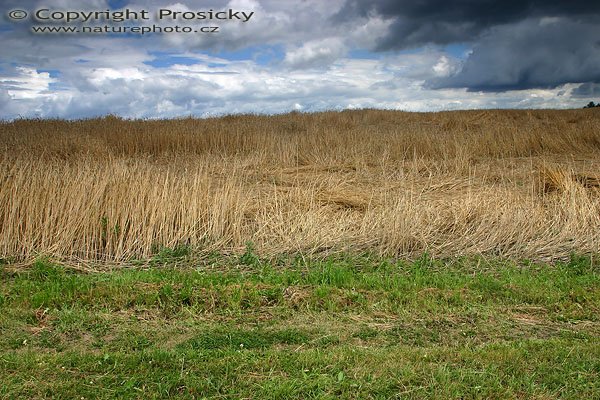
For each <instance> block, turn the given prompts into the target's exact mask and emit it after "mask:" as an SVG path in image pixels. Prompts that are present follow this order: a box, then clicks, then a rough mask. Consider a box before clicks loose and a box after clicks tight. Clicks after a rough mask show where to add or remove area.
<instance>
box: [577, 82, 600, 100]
mask: <svg viewBox="0 0 600 400" xmlns="http://www.w3.org/2000/svg"><path fill="white" fill-rule="evenodd" d="M571 95H572V96H573V97H585V98H594V97H600V83H594V82H587V83H584V84H581V85H579V87H577V88H576V89H574V90H573V91H572V92H571Z"/></svg>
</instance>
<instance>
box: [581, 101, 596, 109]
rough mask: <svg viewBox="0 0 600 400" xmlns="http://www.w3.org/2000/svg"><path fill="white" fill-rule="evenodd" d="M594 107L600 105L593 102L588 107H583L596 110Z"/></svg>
mask: <svg viewBox="0 0 600 400" xmlns="http://www.w3.org/2000/svg"><path fill="white" fill-rule="evenodd" d="M594 107H600V103H598V104H594V102H593V101H590V102H589V103H588V104H587V106H585V107H583V108H594Z"/></svg>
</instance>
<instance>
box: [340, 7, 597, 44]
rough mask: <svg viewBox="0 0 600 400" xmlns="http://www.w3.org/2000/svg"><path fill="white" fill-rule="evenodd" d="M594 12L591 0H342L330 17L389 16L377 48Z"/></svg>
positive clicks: (445, 40) (463, 38)
mask: <svg viewBox="0 0 600 400" xmlns="http://www.w3.org/2000/svg"><path fill="white" fill-rule="evenodd" d="M599 13H600V2H597V1H589V0H588V1H581V0H575V1H553V0H546V1H541V0H528V1H527V0H521V1H519V0H510V1H495V0H494V1H491V0H462V1H460V0H459V1H447V0H423V1H414V0H375V1H373V0H347V2H346V3H345V5H344V6H343V7H342V9H341V10H340V11H339V12H338V13H337V14H336V16H335V17H334V19H335V20H336V21H346V20H351V19H354V18H356V17H366V16H369V15H372V14H376V15H380V16H382V17H384V18H388V19H392V20H393V21H394V22H393V23H392V25H391V27H390V30H389V32H388V35H387V36H385V37H384V38H383V39H382V40H381V41H380V42H379V43H378V46H377V49H378V50H392V49H403V48H409V47H417V46H420V45H424V44H442V45H443V44H449V43H455V42H471V41H474V40H476V38H477V37H478V36H479V35H480V34H481V33H483V32H484V31H486V30H487V29H489V28H491V27H493V26H497V25H502V24H509V23H513V22H518V21H521V20H524V19H527V18H532V17H572V18H577V19H580V18H587V17H589V16H590V15H593V14H599Z"/></svg>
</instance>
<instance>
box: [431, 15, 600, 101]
mask: <svg viewBox="0 0 600 400" xmlns="http://www.w3.org/2000/svg"><path fill="white" fill-rule="evenodd" d="M596 27H597V25H592V24H589V23H577V22H572V21H568V20H566V21H565V20H553V21H552V20H551V21H550V22H548V21H546V22H544V20H542V21H539V20H533V21H531V20H527V21H523V22H520V23H518V24H514V25H510V26H502V27H499V28H497V29H494V30H492V31H491V32H489V34H487V35H485V36H484V37H483V38H482V39H481V40H480V42H479V43H478V44H477V45H476V46H475V48H474V50H473V53H472V54H471V55H470V56H469V57H468V59H467V60H466V61H465V63H464V65H463V67H462V69H461V70H460V72H458V74H456V75H454V76H450V77H447V78H441V79H436V80H430V81H429V82H428V85H429V87H432V88H458V87H466V88H468V89H469V90H470V91H491V92H501V91H506V90H517V89H523V88H553V87H557V86H559V85H561V84H565V83H585V82H600V37H598V36H596V35H594V34H593V33H594V31H595V30H596ZM586 87H588V86H586ZM583 90H584V89H582V91H583Z"/></svg>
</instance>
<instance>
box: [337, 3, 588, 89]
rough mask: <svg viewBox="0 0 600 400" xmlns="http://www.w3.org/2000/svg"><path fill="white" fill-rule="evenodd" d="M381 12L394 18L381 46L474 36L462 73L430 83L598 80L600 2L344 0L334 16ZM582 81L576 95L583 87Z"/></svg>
mask: <svg viewBox="0 0 600 400" xmlns="http://www.w3.org/2000/svg"><path fill="white" fill-rule="evenodd" d="M371 15H379V16H381V17H383V18H386V19H389V20H391V21H392V22H391V25H390V29H389V31H388V32H387V35H385V36H384V37H382V38H381V39H380V40H379V42H378V43H377V45H376V50H380V51H386V50H399V49H406V48H415V47H419V46H423V45H447V44H451V43H471V44H472V46H473V51H472V53H471V54H470V55H469V56H468V58H467V59H466V60H465V62H464V65H463V68H462V69H461V70H460V71H458V73H456V74H454V75H452V76H449V77H444V78H432V79H430V80H428V81H427V82H426V86H427V87H429V88H467V89H468V90H469V91H488V92H502V91H507V90H519V89H533V88H554V87H557V86H560V85H563V84H566V83H583V84H587V83H594V82H595V83H598V82H600V36H598V26H600V2H598V1H552V0H546V1H539V0H522V1H514V0H510V1H489V0H462V1H454V2H450V1H442V0H423V1H408V0H399V1H398V0H376V1H367V0H347V2H346V3H345V5H344V7H342V9H341V10H340V11H339V13H338V14H337V15H336V16H335V18H334V19H335V20H336V21H340V22H341V21H348V20H352V19H354V18H360V17H368V16H371ZM590 87H591V88H593V91H595V90H597V89H596V87H597V86H589V85H582V86H580V89H577V90H576V91H575V92H574V93H573V94H574V95H582V96H583V95H585V91H586V90H587V91H589V90H590V89H589V88H590Z"/></svg>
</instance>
